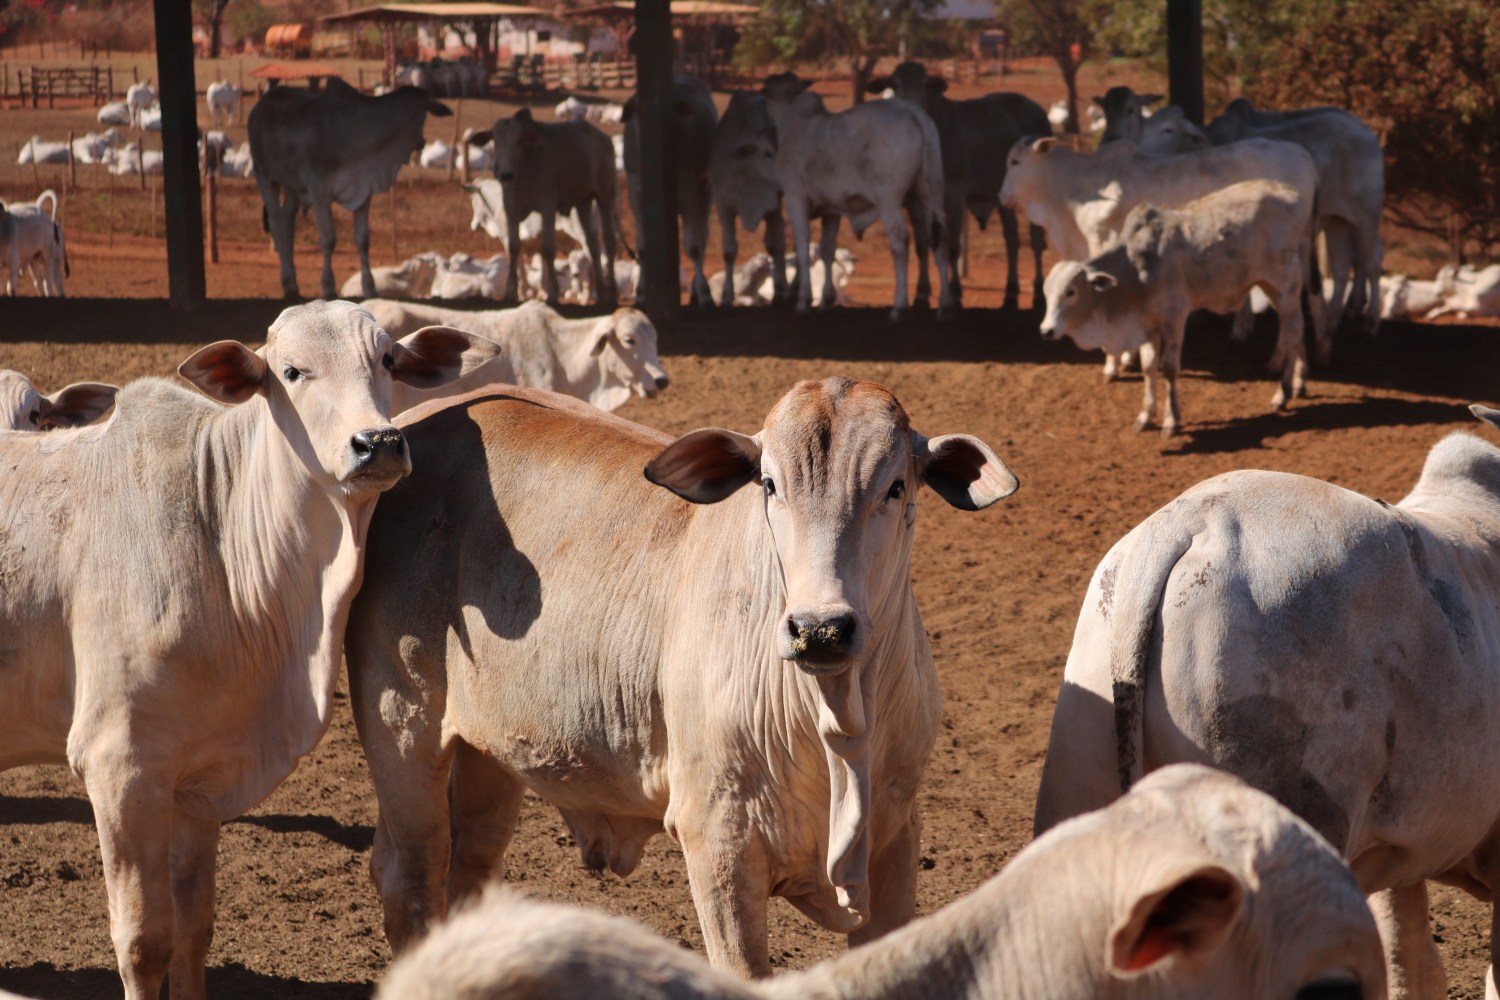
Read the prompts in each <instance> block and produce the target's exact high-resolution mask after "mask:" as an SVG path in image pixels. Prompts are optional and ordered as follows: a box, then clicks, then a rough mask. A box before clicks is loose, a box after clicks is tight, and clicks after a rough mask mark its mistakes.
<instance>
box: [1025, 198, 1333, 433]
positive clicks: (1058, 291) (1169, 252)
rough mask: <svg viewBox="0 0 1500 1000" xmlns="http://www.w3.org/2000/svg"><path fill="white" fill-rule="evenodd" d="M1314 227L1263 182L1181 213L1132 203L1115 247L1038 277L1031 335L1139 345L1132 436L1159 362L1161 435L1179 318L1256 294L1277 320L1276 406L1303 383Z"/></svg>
mask: <svg viewBox="0 0 1500 1000" xmlns="http://www.w3.org/2000/svg"><path fill="white" fill-rule="evenodd" d="M1313 225H1314V219H1313V206H1312V205H1311V204H1309V203H1308V202H1306V201H1303V200H1302V198H1301V196H1300V195H1299V194H1298V192H1297V191H1296V190H1294V189H1293V188H1291V187H1289V186H1287V185H1285V184H1280V183H1277V182H1274V181H1244V182H1242V183H1239V184H1232V185H1230V186H1229V187H1227V188H1224V189H1223V190H1221V191H1216V192H1214V193H1213V194H1210V195H1205V196H1204V197H1202V198H1198V199H1197V200H1195V201H1191V202H1188V203H1187V204H1186V205H1183V206H1182V207H1181V208H1158V207H1156V206H1154V205H1137V206H1136V207H1135V208H1134V209H1133V210H1132V211H1131V213H1130V215H1129V216H1128V217H1127V218H1126V220H1125V227H1124V231H1123V232H1122V233H1121V237H1120V244H1119V245H1118V246H1116V247H1115V248H1114V249H1112V250H1107V251H1105V252H1104V253H1102V254H1100V255H1098V256H1096V257H1093V258H1091V259H1090V260H1089V261H1088V262H1086V263H1081V264H1080V263H1078V262H1077V261H1059V262H1058V263H1057V264H1056V265H1055V266H1054V267H1053V269H1052V273H1050V274H1049V275H1047V288H1046V291H1047V315H1046V318H1045V319H1043V321H1042V328H1041V332H1042V336H1044V337H1047V338H1049V339H1057V338H1060V337H1064V336H1066V337H1071V338H1072V339H1073V341H1074V342H1075V343H1077V344H1078V346H1079V347H1082V348H1085V349H1087V348H1093V347H1102V348H1104V349H1105V350H1106V351H1109V352H1113V353H1115V354H1119V353H1122V352H1124V351H1134V350H1136V349H1138V348H1145V347H1146V346H1147V345H1149V347H1150V348H1151V349H1150V350H1145V349H1142V352H1141V359H1142V366H1141V367H1142V371H1143V372H1144V373H1145V378H1144V379H1143V380H1142V381H1143V382H1144V383H1145V398H1144V401H1143V403H1142V406H1141V412H1140V416H1139V417H1137V419H1136V429H1137V430H1142V429H1144V428H1145V427H1147V426H1148V425H1149V424H1150V422H1151V418H1152V417H1153V416H1154V411H1155V407H1156V395H1155V386H1154V381H1155V376H1156V367H1157V364H1158V363H1159V364H1160V369H1161V377H1162V379H1163V380H1164V381H1165V382H1166V386H1167V399H1166V402H1165V404H1164V407H1163V409H1164V414H1163V417H1162V424H1161V428H1162V435H1163V436H1170V435H1172V434H1175V433H1176V432H1177V430H1178V428H1179V426H1180V425H1181V412H1180V410H1179V408H1178V401H1177V377H1178V375H1179V373H1180V371H1181V367H1182V341H1183V334H1184V331H1185V330H1186V327H1187V318H1188V314H1189V313H1191V312H1192V311H1193V310H1194V309H1211V310H1214V311H1215V312H1228V311H1229V310H1231V309H1234V308H1237V307H1238V306H1239V305H1240V304H1242V303H1244V302H1245V300H1246V298H1247V297H1248V296H1249V294H1250V289H1251V288H1253V287H1256V286H1259V287H1260V288H1262V289H1263V290H1264V291H1265V292H1266V294H1267V295H1268V296H1270V298H1271V302H1272V305H1273V306H1274V307H1275V309H1276V312H1277V314H1278V316H1279V317H1280V319H1281V335H1280V337H1279V338H1278V341H1277V348H1276V362H1275V363H1276V364H1278V366H1279V367H1280V369H1281V385H1280V386H1279V387H1278V389H1277V391H1276V395H1275V397H1274V398H1273V399H1272V400H1271V405H1272V406H1274V407H1276V408H1277V409H1281V408H1283V407H1285V406H1286V404H1287V402H1288V401H1289V400H1291V399H1292V397H1293V396H1295V395H1300V394H1301V392H1302V389H1303V383H1304V381H1305V379H1306V371H1307V360H1306V356H1305V349H1304V338H1303V329H1302V296H1303V290H1304V288H1305V286H1306V283H1307V280H1308V275H1309V271H1310V267H1311V261H1310V259H1309V257H1308V253H1309V251H1310V249H1311V246H1312V240H1311V235H1310V234H1311V232H1312V227H1313ZM1313 315H1314V326H1315V327H1316V317H1317V311H1316V310H1315V311H1314V313H1313Z"/></svg>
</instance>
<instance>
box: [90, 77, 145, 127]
mask: <svg viewBox="0 0 1500 1000" xmlns="http://www.w3.org/2000/svg"><path fill="white" fill-rule="evenodd" d="M155 103H156V91H155V90H153V89H152V88H151V84H150V83H149V82H148V81H146V80H141V81H139V82H137V83H132V84H131V85H130V89H128V90H126V91H125V106H126V107H127V108H128V109H129V110H130V121H129V122H128V124H130V125H134V126H136V127H137V128H142V127H144V126H143V125H142V123H141V118H142V117H143V116H144V115H145V114H146V112H148V111H150V110H151V107H152V105H154V104H155ZM100 120H101V121H102V120H103V119H100Z"/></svg>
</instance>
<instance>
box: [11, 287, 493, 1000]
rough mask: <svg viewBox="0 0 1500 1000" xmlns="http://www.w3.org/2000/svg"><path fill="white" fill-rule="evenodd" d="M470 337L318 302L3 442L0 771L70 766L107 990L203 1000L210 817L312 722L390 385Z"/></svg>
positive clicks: (340, 630)
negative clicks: (84, 410)
mask: <svg viewBox="0 0 1500 1000" xmlns="http://www.w3.org/2000/svg"><path fill="white" fill-rule="evenodd" d="M486 349H488V352H490V353H492V352H493V350H494V347H493V345H489V344H487V343H486V342H484V341H482V340H479V338H473V337H469V336H468V335H467V334H463V333H460V332H459V331H456V330H445V329H434V330H424V331H420V332H418V333H416V334H413V335H412V336H410V337H408V338H406V339H405V340H403V341H401V342H396V341H393V340H392V339H391V338H390V337H388V336H387V335H386V334H385V333H384V332H383V331H382V330H380V329H379V328H378V327H376V325H375V323H374V322H373V321H372V320H371V319H370V317H369V315H368V314H366V313H364V312H363V311H361V310H359V309H358V308H357V307H355V306H353V305H351V304H349V303H313V304H311V305H308V306H302V307H298V308H294V309H288V310H286V311H285V312H283V313H282V314H281V316H280V317H279V318H278V319H277V321H276V322H275V323H274V324H273V325H272V326H271V329H270V331H269V332H268V333H267V337H266V344H265V346H264V347H262V348H261V349H260V350H259V351H251V350H250V349H249V348H246V347H243V346H241V345H240V344H238V343H235V342H234V341H220V342H218V343H215V344H210V345H209V346H208V347H205V348H203V349H202V350H200V351H198V352H197V353H195V354H194V355H193V356H192V357H190V358H188V359H187V360H186V361H185V362H183V364H182V365H181V367H180V368H179V369H178V370H179V371H180V372H181V373H182V375H183V376H184V377H185V378H186V379H187V380H188V381H189V382H191V383H192V384H193V385H195V386H197V387H198V388H199V389H200V390H202V392H203V393H204V394H205V395H206V396H207V398H205V395H199V394H198V393H195V392H193V391H191V390H190V389H187V388H185V387H183V386H181V385H178V384H174V383H172V382H168V381H166V380H164V379H158V378H151V379H141V380H139V381H137V382H133V383H131V384H130V385H128V386H126V387H125V388H124V389H122V390H120V393H119V396H118V398H117V402H116V407H115V413H114V416H113V417H111V418H110V420H109V421H108V422H107V423H104V424H99V425H95V426H89V427H81V428H77V429H73V430H59V431H52V432H50V433H48V434H44V435H42V434H0V466H3V467H4V468H5V469H6V476H5V477H4V479H3V480H0V523H3V524H4V525H5V526H6V530H5V531H3V532H0V566H4V567H5V586H4V587H3V588H0V636H4V637H5V640H4V641H5V657H6V659H5V662H6V668H5V670H4V672H3V673H0V767H14V766H16V765H18V764H43V763H45V764H66V765H68V766H69V767H70V768H71V769H72V770H73V772H74V773H75V774H76V775H77V776H78V777H80V778H81V779H82V780H83V783H84V786H85V788H86V789H87V792H88V797H89V802H90V803H91V804H92V806H93V813H94V818H95V822H96V824H97V826H98V830H99V843H100V849H101V854H102V857H103V862H104V881H105V886H106V888H107V889H108V891H109V903H110V905H109V912H110V932H111V936H112V938H113V940H114V944H115V950H116V955H117V958H118V962H119V969H120V975H121V977H122V978H123V980H124V983H125V995H126V997H127V1000H156V998H157V997H158V996H159V995H160V992H161V985H162V980H163V979H164V978H165V977H166V975H167V973H168V970H169V969H170V971H171V978H172V993H173V995H174V996H179V997H186V998H201V997H202V996H203V995H204V956H205V954H206V953H207V951H208V945H209V939H210V937H211V936H212V934H213V921H214V859H215V855H216V853H217V850H218V842H219V827H220V824H221V823H223V822H225V821H226V820H229V819H232V818H234V817H235V816H238V815H239V814H240V813H243V812H244V811H245V810H247V809H249V808H250V807H251V806H253V805H255V804H256V803H257V802H259V801H260V800H261V799H263V798H265V796H266V795H268V794H270V792H271V790H272V789H274V788H275V787H276V786H277V785H278V784H279V783H280V782H281V780H282V779H283V778H285V777H286V776H287V774H289V773H290V772H291V770H292V768H293V767H295V766H296V763H297V760H298V758H300V757H301V756H302V755H304V754H306V753H307V752H308V751H310V750H311V749H312V748H313V747H314V746H315V745H317V742H318V740H319V739H321V738H322V735H323V733H324V731H325V730H326V729H327V728H328V723H329V721H330V718H331V714H332V710H333V693H334V686H335V684H336V682H337V680H338V677H339V653H340V650H341V648H342V646H343V640H344V623H345V620H346V615H347V612H348V607H349V601H350V599H351V598H352V597H353V594H354V590H355V589H356V588H357V587H358V586H359V581H360V575H361V572H362V570H361V560H362V547H363V546H362V539H363V538H364V537H365V530H366V527H367V526H368V524H369V518H370V513H371V511H372V510H373V508H374V506H375V499H376V498H377V497H378V496H379V495H380V493H381V492H382V491H383V490H385V489H387V488H389V487H390V486H391V485H392V484H393V483H394V482H396V480H398V479H400V478H401V477H402V476H404V475H405V474H406V473H407V471H408V470H409V469H410V467H411V465H410V457H409V454H408V452H407V450H406V441H405V439H404V438H403V437H402V435H401V433H400V431H398V430H397V429H396V428H395V427H393V426H391V424H390V421H389V419H388V413H389V406H390V402H389V401H390V393H391V386H392V384H393V382H406V383H408V384H415V385H424V386H437V385H441V384H443V383H444V382H446V381H448V380H449V379H451V378H452V377H453V376H454V375H456V374H457V372H458V367H459V364H460V358H461V355H462V354H463V353H464V352H468V351H475V352H479V353H480V354H483V353H485V352H486ZM225 404H230V405H225ZM15 484H19V488H18V486H17V485H15ZM38 484H49V485H48V488H38ZM163 720H170V724H164V722H163Z"/></svg>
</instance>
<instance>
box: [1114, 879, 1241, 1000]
mask: <svg viewBox="0 0 1500 1000" xmlns="http://www.w3.org/2000/svg"><path fill="white" fill-rule="evenodd" d="M1154 875H1155V877H1154V878H1151V879H1150V880H1148V881H1145V883H1144V884H1143V885H1141V886H1139V887H1138V888H1137V889H1136V890H1135V892H1136V895H1135V896H1134V898H1133V899H1130V900H1128V904H1127V906H1126V907H1125V912H1124V913H1123V914H1122V915H1121V916H1120V917H1119V919H1118V920H1117V921H1116V922H1115V925H1114V927H1113V928H1112V929H1111V931H1110V935H1109V943H1108V945H1107V952H1106V959H1107V961H1108V969H1109V971H1110V974H1111V975H1113V976H1115V977H1117V978H1120V979H1133V978H1135V977H1137V976H1141V975H1145V974H1146V973H1149V972H1151V971H1153V970H1156V969H1158V967H1160V966H1162V965H1163V964H1164V963H1167V962H1170V961H1172V960H1174V959H1193V958H1199V957H1203V956H1206V955H1208V954H1210V953H1212V952H1214V951H1216V950H1218V949H1219V948H1221V947H1222V946H1223V945H1224V942H1225V941H1227V940H1228V938H1229V934H1230V932H1231V931H1232V930H1233V929H1234V925H1235V923H1236V922H1237V921H1238V920H1239V919H1240V914H1241V913H1242V912H1243V910H1244V909H1245V885H1244V883H1243V882H1241V881H1240V879H1239V878H1238V877H1237V876H1236V875H1235V874H1234V873H1233V872H1231V871H1229V870H1228V869H1227V868H1223V867H1221V866H1219V865H1216V864H1205V863H1204V862H1203V861H1202V860H1201V859H1200V860H1198V861H1194V860H1192V859H1190V858H1185V857H1178V858H1177V859H1176V860H1175V861H1174V862H1173V863H1172V864H1171V865H1169V866H1167V867H1165V868H1161V869H1159V870H1158V871H1157V872H1155V873H1154Z"/></svg>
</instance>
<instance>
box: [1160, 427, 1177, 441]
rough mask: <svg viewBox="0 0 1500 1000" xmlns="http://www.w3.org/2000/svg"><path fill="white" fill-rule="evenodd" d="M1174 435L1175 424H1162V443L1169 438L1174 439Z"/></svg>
mask: <svg viewBox="0 0 1500 1000" xmlns="http://www.w3.org/2000/svg"><path fill="white" fill-rule="evenodd" d="M1176 434H1177V425H1176V424H1162V425H1161V437H1162V440H1163V441H1165V440H1166V439H1168V438H1170V437H1174V436H1175V435H1176Z"/></svg>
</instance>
